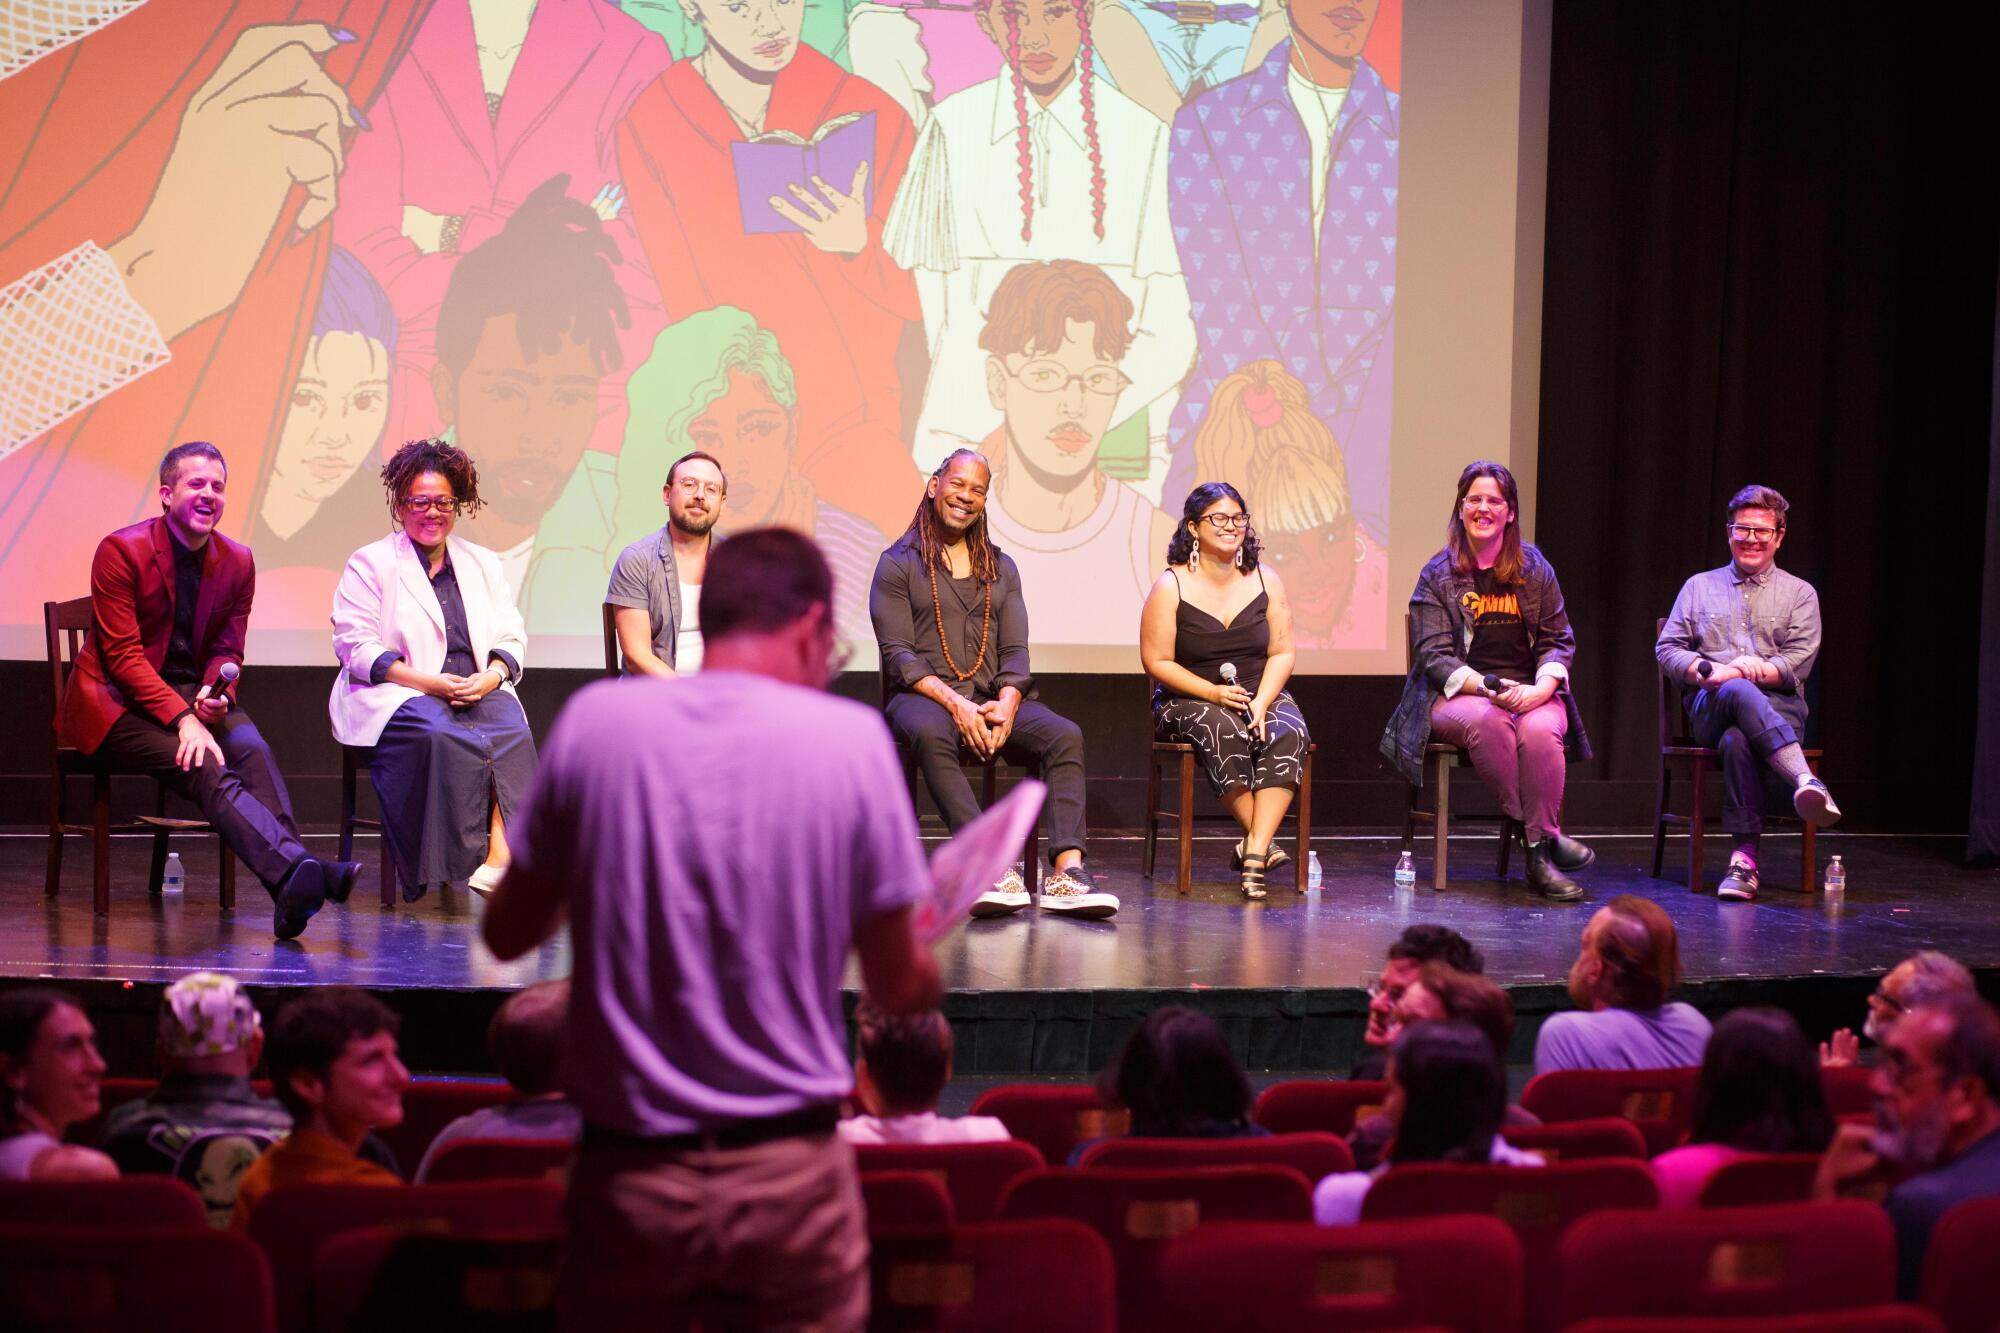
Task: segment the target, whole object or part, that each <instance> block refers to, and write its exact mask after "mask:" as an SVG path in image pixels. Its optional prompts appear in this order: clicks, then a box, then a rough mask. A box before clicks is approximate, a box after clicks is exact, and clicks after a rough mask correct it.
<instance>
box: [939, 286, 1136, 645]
mask: <svg viewBox="0 0 2000 1333" xmlns="http://www.w3.org/2000/svg"><path fill="white" fill-rule="evenodd" d="M1132 345H1133V334H1132V301H1131V299H1130V298H1129V297H1127V296H1126V295H1125V293H1124V292H1123V291H1121V290H1120V289H1119V287H1118V285H1117V284H1116V283H1115V282H1113V281H1112V280H1111V278H1110V277H1109V276H1107V275H1106V274H1105V272H1104V270H1103V269H1100V268H1098V267H1097V266H1096V265H1094V264H1085V263H1080V262H1078V261H1076V260H1073V259H1058V260H1054V261H1052V262H1049V263H1046V264H1022V265H1020V266H1018V267H1017V268H1014V269H1013V270H1011V271H1010V272H1009V273H1008V274H1007V276H1006V277H1004V278H1002V279H1001V280H1000V285H999V287H997V288H996V289H995V290H994V292H993V299H992V302H991V303H990V304H989V305H988V307H987V310H986V322H985V324H984V326H983V327H982V328H981V330H980V333H979V347H980V349H981V350H982V351H984V352H985V353H986V384H985V391H986V397H987V399H988V400H989V401H990V402H991V403H992V405H993V406H994V407H996V408H998V409H999V411H1000V414H1001V418H1002V420H1001V423H1000V425H999V426H998V427H996V428H995V429H994V431H993V433H992V434H990V435H988V436H987V437H986V439H985V442H984V443H983V444H982V445H981V446H980V452H982V453H983V454H985V455H986V457H987V458H988V459H990V460H991V461H992V464H993V496H992V501H993V502H992V503H991V504H990V505H989V506H988V507H987V510H986V521H987V523H988V524H989V525H990V526H991V528H992V531H993V538H994V540H995V541H997V542H999V543H1000V545H1002V546H1003V547H1005V548H1006V550H1007V554H1008V555H1009V556H1011V557H1012V558H1013V560H1014V563H1015V565H1016V567H1017V568H1018V569H1019V570H1020V571H1021V587H1022V590H1023V592H1024V594H1025V595H1026V597H1027V599H1028V601H1029V602H1030V603H1031V604H1033V606H1034V607H1035V637H1036V639H1037V640H1039V641H1041V642H1043V643H1063V644H1070V643H1077V644H1089V643H1106V644H1108V643H1117V644H1124V643H1127V642H1129V640H1128V639H1127V638H1126V637H1125V631H1124V629H1123V627H1124V626H1127V625H1129V624H1131V616H1132V608H1133V607H1135V606H1137V605H1138V604H1139V603H1140V602H1141V601H1142V600H1143V599H1144V598H1145V596H1146V590H1147V588H1148V587H1150V586H1151V584H1152V581H1153V573H1154V571H1155V569H1156V568H1157V565H1156V563H1155V562H1156V561H1158V559H1159V553H1160V552H1161V551H1162V550H1163V549H1165V547H1166V544H1167V540H1168V539H1169V538H1170V537H1172V536H1173V532H1174V521H1173V519H1172V518H1170V517H1169V516H1168V515H1166V514H1163V513H1161V512H1160V510H1159V509H1158V508H1157V507H1155V506H1154V505H1153V504H1152V502H1151V501H1149V500H1147V499H1146V497H1145V496H1143V495H1141V494H1140V493H1139V492H1138V491H1137V490H1136V489H1134V488H1133V487H1132V486H1131V485H1129V484H1128V483H1126V482H1123V481H1120V480H1119V479H1118V478H1116V477H1113V476H1108V475H1106V473H1105V472H1104V470H1103V469H1102V468H1101V467H1100V465H1099V462H1100V460H1099V450H1100V448H1101V446H1102V445H1103V443H1104V433H1105V431H1106V430H1107V429H1108V428H1109V427H1110V425H1111V421H1112V419H1113V417H1114V416H1115V415H1116V414H1117V412H1118V410H1119V408H1120V405H1121V404H1122V402H1123V394H1124V393H1125V391H1126V390H1127V389H1128V388H1130V387H1131V384H1132V381H1131V380H1130V379H1129V378H1127V376H1126V375H1125V372H1124V371H1123V369H1121V366H1122V364H1123V363H1124V361H1125V358H1126V354H1127V353H1128V352H1130V351H1131V349H1132Z"/></svg>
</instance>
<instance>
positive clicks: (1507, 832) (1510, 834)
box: [1493, 815, 1527, 879]
mask: <svg viewBox="0 0 2000 1333" xmlns="http://www.w3.org/2000/svg"><path fill="white" fill-rule="evenodd" d="M1516 836H1520V837H1526V836H1527V829H1526V828H1525V827H1524V826H1522V825H1520V824H1517V823H1515V822H1514V821H1513V820H1511V819H1509V818H1507V816H1505V815H1502V816H1500V854H1499V855H1498V856H1496V857H1495V858H1494V861H1493V878H1495V879H1505V878H1507V863H1508V861H1509V860H1511V859H1512V858H1513V855H1514V839H1515V837H1516Z"/></svg>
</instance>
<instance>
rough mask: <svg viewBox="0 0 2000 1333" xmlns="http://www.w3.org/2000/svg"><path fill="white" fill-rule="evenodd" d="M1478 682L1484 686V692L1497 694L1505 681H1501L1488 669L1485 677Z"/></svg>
mask: <svg viewBox="0 0 2000 1333" xmlns="http://www.w3.org/2000/svg"><path fill="white" fill-rule="evenodd" d="M1479 683H1480V684H1481V685H1484V686H1485V687H1486V692H1487V693H1488V694H1498V693H1500V687H1501V686H1502V685H1503V684H1505V683H1506V682H1504V681H1502V680H1501V679H1500V677H1498V676H1496V675H1494V674H1493V673H1492V672H1490V671H1489V672H1487V673H1486V679H1485V680H1482V681H1480V682H1479Z"/></svg>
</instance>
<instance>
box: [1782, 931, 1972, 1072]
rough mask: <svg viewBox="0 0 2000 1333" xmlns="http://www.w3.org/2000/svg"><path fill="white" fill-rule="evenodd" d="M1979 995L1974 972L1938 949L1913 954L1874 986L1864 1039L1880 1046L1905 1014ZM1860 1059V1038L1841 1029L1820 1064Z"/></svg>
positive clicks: (1825, 1047)
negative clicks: (1931, 1005)
mask: <svg viewBox="0 0 2000 1333" xmlns="http://www.w3.org/2000/svg"><path fill="white" fill-rule="evenodd" d="M1978 993H1979V988H1978V987H1977V986H1975V985H1974V984H1973V981H1972V973H1970V972H1968V971H1967V970H1966V967H1965V964H1964V963H1961V962H1959V961H1958V960H1957V959H1956V958H1953V957H1952V956H1951V955H1950V954H1944V953H1939V952H1938V951H1937V950H1936V949H1925V950H1923V951H1922V952H1920V953H1913V954H1911V955H1910V956H1909V957H1908V958H1905V959H1904V960H1903V961H1902V962H1900V963H1898V964H1896V965H1895V966H1894V967H1892V968H1890V969H1889V970H1888V971H1887V972H1885V973H1883V974H1882V980H1880V981H1879V982H1877V983H1876V984H1875V990H1874V991H1873V993H1871V994H1870V995H1869V996H1868V1020H1867V1021H1866V1022H1865V1023H1863V1024H1862V1025H1861V1036H1862V1037H1866V1038H1868V1040H1870V1041H1872V1042H1874V1043H1875V1044H1876V1045H1877V1046H1880V1045H1881V1044H1882V1043H1883V1042H1885V1041H1887V1040H1888V1038H1889V1033H1890V1032H1891V1031H1892V1030H1893V1029H1894V1028H1895V1026H1896V1024H1897V1023H1898V1022H1900V1021H1901V1020H1902V1017H1903V1015H1904V1014H1907V1013H1909V1012H1910V1010H1912V1009H1915V1008H1916V1007H1918V1006H1919V1005H1925V1004H1936V1003H1937V1002H1939V1001H1940V1000H1945V999H1949V998H1950V997H1951V996H1953V995H1977V994H1978ZM1860 1057H1861V1037H1857V1036H1855V1035H1854V1029H1852V1028H1842V1029H1840V1031H1838V1032H1836V1033H1834V1034H1833V1038H1832V1040H1830V1041H1823V1042H1821V1043H1820V1045H1819V1062H1820V1064H1821V1065H1824V1066H1839V1065H1851V1064H1858V1063H1860Z"/></svg>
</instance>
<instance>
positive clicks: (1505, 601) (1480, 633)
mask: <svg viewBox="0 0 2000 1333" xmlns="http://www.w3.org/2000/svg"><path fill="white" fill-rule="evenodd" d="M1474 580H1475V587H1476V592H1468V593H1466V594H1465V597H1464V602H1463V606H1462V608H1461V609H1463V610H1464V612H1465V622H1466V623H1467V624H1468V625H1470V626H1472V651H1471V652H1469V653H1467V654H1466V655H1465V663H1466V665H1467V666H1469V667H1471V668H1472V669H1473V670H1474V671H1477V672H1479V673H1480V674H1481V675H1489V674H1490V675H1496V676H1504V677H1505V678H1506V679H1508V680H1512V681H1518V682H1520V683H1522V684H1531V683H1532V682H1533V681H1534V678H1535V641H1534V638H1533V636H1532V635H1530V634H1529V633H1528V627H1527V625H1526V624H1524V623H1523V622H1522V620H1521V598H1520V594H1519V590H1518V589H1517V588H1515V587H1513V586H1511V585H1508V584H1504V583H1502V582H1500V580H1499V579H1498V578H1497V577H1496V576H1495V575H1494V573H1493V571H1492V570H1490V569H1482V570H1480V571H1479V572H1478V573H1477V574H1476V575H1475V576H1474Z"/></svg>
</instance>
